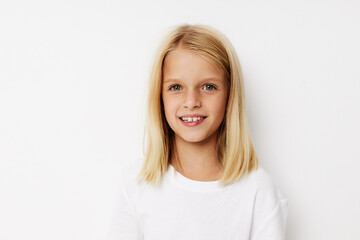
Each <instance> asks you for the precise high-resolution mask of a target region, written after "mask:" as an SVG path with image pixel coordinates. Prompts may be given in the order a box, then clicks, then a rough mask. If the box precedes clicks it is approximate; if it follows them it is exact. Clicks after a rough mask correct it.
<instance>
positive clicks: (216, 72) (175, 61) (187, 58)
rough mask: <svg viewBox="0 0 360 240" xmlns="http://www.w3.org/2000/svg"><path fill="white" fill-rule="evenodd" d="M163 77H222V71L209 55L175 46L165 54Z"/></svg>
mask: <svg viewBox="0 0 360 240" xmlns="http://www.w3.org/2000/svg"><path fill="white" fill-rule="evenodd" d="M163 77H164V80H165V81H166V80H167V79H171V78H177V79H182V78H204V77H206V78H219V79H224V78H225V73H224V71H223V70H222V69H221V68H220V67H219V66H218V65H217V64H216V63H215V62H214V61H213V60H212V59H210V58H209V57H206V56H204V55H201V54H199V53H197V52H195V51H191V50H187V49H183V48H177V49H175V50H174V51H171V52H169V53H168V54H167V56H166V57H165V60H164V65H163Z"/></svg>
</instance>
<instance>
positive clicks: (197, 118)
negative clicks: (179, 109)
mask: <svg viewBox="0 0 360 240" xmlns="http://www.w3.org/2000/svg"><path fill="white" fill-rule="evenodd" d="M205 118H207V117H206V116H191V117H179V119H180V120H181V121H183V122H198V121H201V120H203V119H205Z"/></svg>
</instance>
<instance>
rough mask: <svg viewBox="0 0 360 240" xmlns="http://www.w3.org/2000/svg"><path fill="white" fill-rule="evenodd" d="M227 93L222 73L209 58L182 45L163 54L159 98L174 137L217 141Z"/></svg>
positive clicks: (195, 140)
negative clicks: (164, 56) (161, 100)
mask: <svg viewBox="0 0 360 240" xmlns="http://www.w3.org/2000/svg"><path fill="white" fill-rule="evenodd" d="M227 97H228V87H227V80H226V78H225V73H224V72H223V71H222V69H220V68H219V67H218V66H217V65H215V63H213V62H212V61H211V60H210V59H208V58H206V57H204V56H201V55H199V54H196V53H194V52H191V51H189V50H186V49H183V48H177V49H176V50H174V51H172V52H170V53H169V54H168V55H167V56H166V58H165V61H164V66H163V81H162V99H163V103H164V111H165V117H166V120H167V122H168V124H169V125H170V127H171V129H172V130H173V131H174V133H175V141H179V140H180V141H186V142H191V143H202V142H206V141H216V135H217V131H218V128H219V126H220V124H221V122H222V121H223V119H224V115H225V109H226V102H227Z"/></svg>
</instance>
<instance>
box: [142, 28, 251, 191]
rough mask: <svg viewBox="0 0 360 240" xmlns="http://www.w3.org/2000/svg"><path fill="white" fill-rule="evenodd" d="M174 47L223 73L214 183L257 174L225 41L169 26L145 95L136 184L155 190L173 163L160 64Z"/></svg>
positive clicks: (239, 83) (234, 63) (239, 82)
mask: <svg viewBox="0 0 360 240" xmlns="http://www.w3.org/2000/svg"><path fill="white" fill-rule="evenodd" d="M179 45H181V47H182V48H184V49H187V50H191V51H193V52H195V53H197V54H200V55H203V56H205V57H208V58H209V59H211V60H212V61H213V62H214V63H215V64H216V65H217V66H218V67H220V68H221V69H222V70H223V71H224V72H225V76H226V78H227V80H228V83H229V84H228V86H229V95H228V100H227V106H226V111H225V116H224V120H223V122H222V123H221V125H220V127H219V131H218V135H217V143H216V152H217V157H218V161H219V163H220V166H221V167H222V175H221V178H220V181H219V183H220V184H222V185H227V184H231V183H234V182H235V181H237V180H238V179H240V178H241V177H242V176H244V175H246V174H248V173H249V172H251V171H252V170H253V169H256V168H258V158H257V155H256V152H255V149H254V146H253V143H252V139H251V136H250V132H249V128H248V122H247V117H246V109H245V92H244V83H243V78H242V73H241V68H240V63H239V60H238V57H237V54H236V52H235V50H234V48H233V46H232V45H231V43H230V41H229V40H228V39H227V38H226V37H225V36H224V35H223V34H222V33H221V32H219V31H218V30H216V29H214V28H212V27H210V26H207V25H202V24H196V25H190V24H182V25H177V26H174V27H173V29H171V30H170V31H169V33H168V34H167V35H166V37H165V38H164V40H163V41H162V42H161V44H160V46H159V48H158V50H157V52H156V55H155V58H154V62H153V66H152V69H151V74H150V82H149V88H148V93H147V94H148V96H147V99H148V101H147V116H146V125H145V134H144V139H143V140H144V141H143V151H144V162H143V165H142V168H141V170H140V172H139V173H138V176H137V180H138V181H139V180H141V179H145V181H147V182H148V183H152V184H155V185H158V184H159V183H160V181H161V179H162V176H163V175H164V174H165V172H166V171H167V169H168V167H169V164H170V161H171V159H172V158H174V159H177V154H176V149H175V143H174V132H173V131H172V129H171V128H170V126H169V125H168V123H167V121H166V118H165V114H164V107H163V102H162V97H161V91H162V78H163V63H164V59H165V57H166V55H167V54H168V53H169V52H171V51H173V50H175V49H176V48H177V47H178V46H179Z"/></svg>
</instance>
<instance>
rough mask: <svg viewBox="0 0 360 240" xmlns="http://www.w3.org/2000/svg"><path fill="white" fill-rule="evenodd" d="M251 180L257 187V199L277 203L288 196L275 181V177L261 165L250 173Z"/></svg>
mask: <svg viewBox="0 0 360 240" xmlns="http://www.w3.org/2000/svg"><path fill="white" fill-rule="evenodd" d="M248 175H249V176H248V178H249V180H250V181H251V182H252V184H253V186H254V187H255V189H256V199H257V201H265V202H269V203H271V202H272V204H274V205H276V204H277V203H278V202H279V201H285V200H286V196H285V195H284V194H283V192H282V190H281V189H280V188H279V186H278V184H277V183H276V182H275V181H274V179H273V177H272V176H271V175H270V174H269V173H268V172H267V171H266V170H265V169H264V168H262V167H261V166H259V167H258V168H257V169H254V170H253V171H252V172H250V173H249V174H248Z"/></svg>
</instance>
